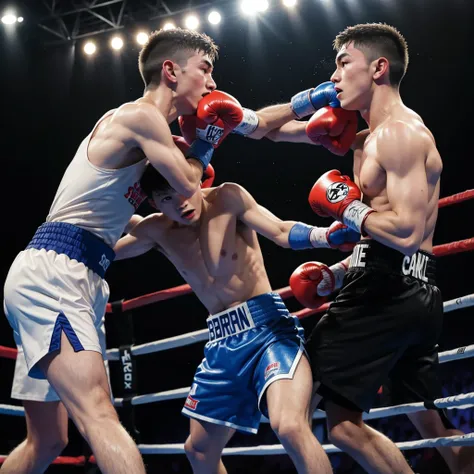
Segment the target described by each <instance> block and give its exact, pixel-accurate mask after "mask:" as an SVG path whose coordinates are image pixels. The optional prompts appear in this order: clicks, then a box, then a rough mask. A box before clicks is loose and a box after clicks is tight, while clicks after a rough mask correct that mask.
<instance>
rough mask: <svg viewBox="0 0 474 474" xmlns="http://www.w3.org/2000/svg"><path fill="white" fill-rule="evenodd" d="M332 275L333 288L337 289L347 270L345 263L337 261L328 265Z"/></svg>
mask: <svg viewBox="0 0 474 474" xmlns="http://www.w3.org/2000/svg"><path fill="white" fill-rule="evenodd" d="M329 270H331V271H332V273H333V275H334V289H335V290H339V289H340V288H341V287H342V281H343V280H344V275H345V274H346V272H347V265H346V264H345V263H344V262H338V263H335V264H334V265H331V266H330V267H329Z"/></svg>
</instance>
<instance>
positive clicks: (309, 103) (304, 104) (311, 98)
mask: <svg viewBox="0 0 474 474" xmlns="http://www.w3.org/2000/svg"><path fill="white" fill-rule="evenodd" d="M336 95H337V92H336V89H335V88H334V84H333V83H332V82H331V81H327V82H323V83H322V84H319V86H318V87H316V88H314V89H308V90H305V91H302V92H298V94H296V95H294V96H293V97H292V98H291V108H292V109H293V113H294V114H295V115H296V116H297V117H298V118H303V117H306V116H308V115H312V114H314V112H316V110H319V109H320V108H321V107H326V106H327V105H329V106H330V107H340V106H341V103H340V102H339V99H338V98H337V97H336Z"/></svg>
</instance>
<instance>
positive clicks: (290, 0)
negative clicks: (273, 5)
mask: <svg viewBox="0 0 474 474" xmlns="http://www.w3.org/2000/svg"><path fill="white" fill-rule="evenodd" d="M283 5H285V7H288V8H291V7H294V6H295V5H296V0H283Z"/></svg>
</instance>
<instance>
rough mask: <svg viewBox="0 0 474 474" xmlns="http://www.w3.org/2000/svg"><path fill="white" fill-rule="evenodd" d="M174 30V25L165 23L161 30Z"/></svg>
mask: <svg viewBox="0 0 474 474" xmlns="http://www.w3.org/2000/svg"><path fill="white" fill-rule="evenodd" d="M174 28H176V26H174V24H173V23H170V22H168V23H165V24H164V26H163V29H164V30H165V31H168V30H173V29H174Z"/></svg>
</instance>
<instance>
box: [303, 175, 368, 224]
mask: <svg viewBox="0 0 474 474" xmlns="http://www.w3.org/2000/svg"><path fill="white" fill-rule="evenodd" d="M361 197H362V194H361V192H360V189H359V188H358V186H357V184H355V183H354V182H353V181H352V180H351V179H350V178H349V176H344V175H342V174H341V172H340V171H338V170H331V171H328V172H327V173H324V174H323V175H322V176H321V177H320V178H319V179H318V180H317V181H316V183H314V186H313V188H312V189H311V191H310V193H309V198H308V200H309V204H310V206H311V209H312V210H313V211H314V212H315V213H316V214H318V215H319V216H322V217H327V216H331V217H334V219H337V220H338V221H340V222H342V223H343V224H345V225H346V226H347V227H350V228H351V229H353V230H355V231H356V232H359V233H362V229H363V227H364V222H365V220H366V219H367V217H368V216H369V214H371V213H372V212H375V211H374V210H373V209H372V208H371V207H369V206H367V205H366V204H364V203H363V202H362V201H361V200H360V199H361Z"/></svg>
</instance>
